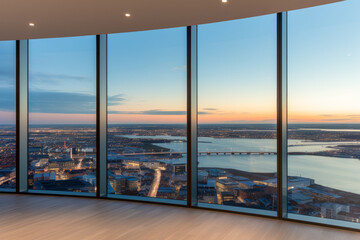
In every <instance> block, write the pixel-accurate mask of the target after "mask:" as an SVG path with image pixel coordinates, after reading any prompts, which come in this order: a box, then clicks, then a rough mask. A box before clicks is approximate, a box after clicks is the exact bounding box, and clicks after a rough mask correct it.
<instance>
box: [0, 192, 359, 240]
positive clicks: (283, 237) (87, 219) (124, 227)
mask: <svg viewBox="0 0 360 240" xmlns="http://www.w3.org/2000/svg"><path fill="white" fill-rule="evenodd" d="M13 239H21V240H26V239H31V240H42V239H44V240H45V239H46V240H56V239H61V240H65V239H69V240H80V239H86V240H92V239H93V240H101V239H111V240H114V239H126V240H132V239H134V240H135V239H137V240H138V239H146V240H153V239H154V240H162V239H167V240H170V239H179V240H181V239H184V240H185V239H186V240H193V239H194V240H196V239H204V240H205V239H206V240H213V239H214V240H219V239H227V240H232V239H236V240H247V239H254V240H262V239H266V240H305V239H311V240H319V239H320V240H321V239H325V240H343V239H344V240H345V239H346V240H350V239H354V240H355V239H357V240H359V239H360V233H357V232H352V231H344V230H337V229H332V228H326V227H319V226H312V225H309V224H300V223H293V222H287V221H280V220H274V219H268V218H262V217H253V216H246V215H241V214H233V213H224V212H216V211H208V210H202V209H188V208H184V207H173V206H166V205H158V204H148V203H136V202H126V201H116V200H99V199H89V198H71V197H56V196H34V195H16V194H0V240H13Z"/></svg>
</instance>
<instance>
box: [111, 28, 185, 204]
mask: <svg viewBox="0 0 360 240" xmlns="http://www.w3.org/2000/svg"><path fill="white" fill-rule="evenodd" d="M108 57H109V58H108V159H107V161H108V163H107V165H108V193H109V194H112V195H117V196H120V195H121V196H122V197H124V196H136V197H150V198H166V199H177V200H186V186H187V181H186V179H187V178H186V155H187V147H186V28H174V29H165V30H152V31H145V32H135V33H120V34H111V35H109V37H108Z"/></svg>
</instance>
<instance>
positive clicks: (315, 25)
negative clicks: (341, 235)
mask: <svg viewBox="0 0 360 240" xmlns="http://www.w3.org/2000/svg"><path fill="white" fill-rule="evenodd" d="M359 9H360V2H359V1H358V0H348V1H344V2H339V3H335V4H330V5H325V6H320V7H314V8H310V9H304V10H298V11H293V12H290V13H289V157H288V162H289V173H288V175H289V181H288V187H289V192H288V197H289V205H288V211H289V213H292V214H296V216H295V217H296V218H301V217H302V216H311V217H315V218H313V220H314V221H318V220H317V219H320V218H323V219H324V220H325V221H326V219H335V220H342V221H349V222H360V185H359V182H360V160H359V159H360V94H359V89H360V68H359V66H360V31H359V26H360V15H359ZM293 217H294V216H293ZM316 218H317V219H316ZM308 219H309V218H308ZM336 224H337V223H336Z"/></svg>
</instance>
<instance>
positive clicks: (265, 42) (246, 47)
mask: <svg viewBox="0 0 360 240" xmlns="http://www.w3.org/2000/svg"><path fill="white" fill-rule="evenodd" d="M275 124H276V16H275V15H268V16H262V17H257V18H250V19H244V20H236V21H229V22H223V23H215V24H207V25H201V26H199V139H198V141H199V168H198V169H199V170H198V201H199V202H200V203H210V204H219V205H228V206H237V207H248V208H256V209H264V210H273V211H275V210H276V209H277V201H276V198H277V195H276V191H277V190H276V187H277V179H276V125H275Z"/></svg>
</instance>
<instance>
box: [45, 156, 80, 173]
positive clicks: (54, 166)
mask: <svg viewBox="0 0 360 240" xmlns="http://www.w3.org/2000/svg"><path fill="white" fill-rule="evenodd" d="M73 167H74V161H73V160H72V159H70V158H65V159H63V158H61V159H50V160H49V165H48V168H49V170H65V169H72V168H73Z"/></svg>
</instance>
